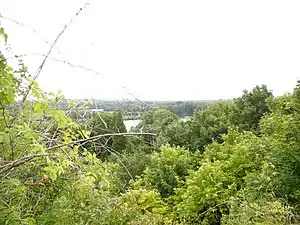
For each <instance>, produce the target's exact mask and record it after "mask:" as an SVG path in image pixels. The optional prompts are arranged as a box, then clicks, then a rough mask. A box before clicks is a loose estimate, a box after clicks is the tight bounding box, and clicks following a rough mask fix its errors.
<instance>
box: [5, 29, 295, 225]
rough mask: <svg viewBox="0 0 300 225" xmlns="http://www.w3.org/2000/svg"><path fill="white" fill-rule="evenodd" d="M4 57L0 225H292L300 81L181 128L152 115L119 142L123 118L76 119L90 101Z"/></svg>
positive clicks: (222, 106)
mask: <svg viewBox="0 0 300 225" xmlns="http://www.w3.org/2000/svg"><path fill="white" fill-rule="evenodd" d="M0 37H1V38H2V39H3V40H6V39H7V34H6V33H5V31H4V29H3V28H1V30H0ZM0 57H1V58H0V146H1V147H0V149H1V151H0V224H9V225H19V224H22V225H35V224H39V225H40V224H44V225H51V224H62V225H64V224H66V225H68V224H78V225H88V224H90V225H97V224H131V225H134V224H170V225H171V224H172V225H175V224H202V225H221V224H222V225H225V224H227V225H241V224H245V225H252V224H253V225H254V224H255V225H256V224H257V225H284V224H286V225H287V224H299V222H300V221H299V216H298V215H299V213H300V191H299V186H300V82H298V83H297V82H296V81H295V88H294V91H293V92H292V93H287V94H285V95H283V96H276V97H275V96H273V94H272V91H270V90H269V89H268V87H266V86H265V85H260V86H256V87H254V88H253V90H251V91H246V90H245V91H244V92H243V93H241V95H240V97H238V98H235V99H233V100H230V101H217V102H214V103H213V104H207V105H206V106H205V107H201V109H193V114H192V117H191V120H189V121H182V120H180V117H179V115H178V114H177V113H174V111H172V110H170V109H168V108H166V107H158V108H152V109H151V110H147V111H145V112H144V113H143V114H142V115H141V118H142V122H141V123H140V124H139V125H138V126H137V127H135V128H134V129H132V130H131V131H130V132H127V131H126V129H125V126H124V123H123V115H122V113H121V111H118V110H115V111H114V112H99V113H97V114H95V115H94V116H93V117H91V118H90V117H84V116H82V114H83V112H85V111H86V110H88V109H90V108H91V106H90V103H89V102H85V103H84V104H80V105H78V104H77V103H76V101H65V98H64V96H63V95H61V94H60V93H58V94H55V93H46V92H44V91H43V90H41V89H40V88H39V85H38V83H37V82H36V80H35V76H33V75H31V74H29V73H28V72H27V69H26V66H25V65H23V64H20V65H19V66H14V67H12V66H11V65H9V63H8V62H7V60H6V58H5V57H4V56H2V55H1V56H0ZM62 102H63V103H64V104H65V102H67V104H66V107H65V108H64V109H61V107H60V106H61V104H62ZM77 114H78V116H75V115H77ZM78 118H79V119H78ZM298 133H299V135H298Z"/></svg>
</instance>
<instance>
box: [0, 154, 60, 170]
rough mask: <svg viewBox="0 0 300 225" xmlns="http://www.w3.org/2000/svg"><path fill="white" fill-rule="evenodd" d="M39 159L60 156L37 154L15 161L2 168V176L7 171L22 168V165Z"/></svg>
mask: <svg viewBox="0 0 300 225" xmlns="http://www.w3.org/2000/svg"><path fill="white" fill-rule="evenodd" d="M38 157H58V155H56V154H35V155H28V156H24V157H22V158H19V159H17V160H14V161H12V162H10V163H7V164H5V165H3V166H0V174H1V173H3V172H5V171H7V170H10V169H12V168H13V167H17V166H20V165H22V164H24V163H26V162H28V161H31V160H33V159H35V158H38Z"/></svg>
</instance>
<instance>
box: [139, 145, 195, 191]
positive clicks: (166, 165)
mask: <svg viewBox="0 0 300 225" xmlns="http://www.w3.org/2000/svg"><path fill="white" fill-rule="evenodd" d="M192 162H193V161H192V154H191V153H190V152H189V151H187V150H185V149H182V148H179V147H178V148H175V147H173V148H172V147H170V146H162V147H161V152H160V153H154V154H153V155H152V158H151V162H150V164H149V165H148V167H147V169H146V170H145V171H144V175H143V176H142V180H140V181H139V182H142V183H143V184H145V185H150V187H153V188H155V189H156V190H157V191H158V192H159V193H160V195H161V196H162V197H169V196H171V195H173V194H174V190H175V188H176V187H178V186H179V185H181V184H182V183H183V182H184V181H185V177H186V176H187V175H188V172H189V170H190V169H192V166H193V165H192Z"/></svg>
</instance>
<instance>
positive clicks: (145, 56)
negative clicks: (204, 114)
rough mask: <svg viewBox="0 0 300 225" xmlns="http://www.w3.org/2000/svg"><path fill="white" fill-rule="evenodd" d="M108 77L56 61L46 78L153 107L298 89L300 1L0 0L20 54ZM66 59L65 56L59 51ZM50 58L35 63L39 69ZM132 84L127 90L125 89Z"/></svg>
mask: <svg viewBox="0 0 300 225" xmlns="http://www.w3.org/2000/svg"><path fill="white" fill-rule="evenodd" d="M86 2H89V3H90V6H88V7H87V8H86V9H85V10H84V11H82V14H80V15H79V16H78V17H76V18H75V19H74V22H73V23H72V24H71V26H70V27H69V28H68V29H67V30H66V32H65V34H64V35H63V36H62V38H61V39H60V40H59V42H58V44H57V45H56V48H55V52H53V54H52V56H53V57H55V58H58V59H61V60H67V61H69V62H71V63H73V64H76V65H82V66H85V67H88V68H90V69H93V70H95V71H97V72H98V73H99V75H95V74H93V73H90V72H88V71H86V70H82V69H78V68H72V67H70V66H68V65H66V64H63V63H60V62H55V61H48V63H47V64H46V66H45V68H44V70H43V72H42V74H41V75H40V77H39V82H40V85H41V87H42V88H43V89H45V90H47V91H50V90H51V91H56V90H58V89H61V90H62V91H63V93H64V94H65V96H66V97H73V98H74V97H80V98H87V97H93V98H99V99H122V98H128V96H129V95H128V92H127V91H129V92H130V93H132V94H133V95H134V96H136V97H137V98H140V99H144V100H188V99H220V98H232V97H237V96H240V95H241V93H242V90H243V89H251V88H252V87H253V86H255V85H256V84H263V83H264V84H266V85H268V87H269V88H270V89H272V90H273V91H274V93H275V94H276V95H279V94H283V93H285V92H288V91H292V89H293V87H294V86H295V84H296V80H297V79H299V77H300V76H299V75H300V13H299V12H300V1H299V0H294V1H293V0H289V1H286V0H285V1H284V0H282V1H276V0H270V1H267V0H251V1H244V0H236V1H230V0H226V1H224V0H220V1H216V0H209V1H201V0H196V1H192V0H188V1H183V0H181V1H177V0H151V1H144V0H136V1H132V0H126V1H124V0H119V1H116V0H109V1H100V0H86V1H83V0H26V1H25V0H0V13H1V14H2V15H3V16H6V17H9V18H11V19H15V20H17V21H19V22H21V23H23V24H26V25H27V27H22V26H19V25H16V24H14V23H12V22H9V21H5V20H2V21H1V23H2V25H3V26H4V28H5V29H6V31H7V33H8V35H9V44H10V45H11V46H12V48H13V50H14V53H15V54H31V53H41V54H45V53H46V52H47V51H48V49H49V45H47V44H45V42H44V41H43V40H42V38H40V37H39V36H37V34H36V33H33V32H32V31H31V30H30V29H29V28H28V27H34V28H35V29H36V30H37V31H38V33H39V35H40V36H42V37H43V38H44V39H46V40H49V41H50V42H53V40H54V39H55V37H56V36H57V34H58V33H59V32H60V31H61V30H62V28H63V26H64V25H65V24H66V23H68V21H69V20H70V18H72V17H73V16H74V14H75V13H76V12H77V11H78V9H79V8H80V7H82V6H83V5H84V4H85V3H86ZM57 52H59V53H57ZM41 61H42V58H41V57H38V56H31V57H29V56H28V57H26V60H25V62H26V63H27V65H28V66H29V69H30V71H31V72H33V73H34V72H35V70H36V68H37V67H38V65H39V63H41ZM122 86H125V87H126V90H124V89H122Z"/></svg>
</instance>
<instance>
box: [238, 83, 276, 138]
mask: <svg viewBox="0 0 300 225" xmlns="http://www.w3.org/2000/svg"><path fill="white" fill-rule="evenodd" d="M272 96H273V95H272V92H271V91H270V90H268V88H267V86H266V85H262V86H256V87H254V88H253V89H252V91H250V92H248V91H247V90H244V93H243V95H242V97H239V98H236V99H234V102H235V104H236V105H237V109H238V110H237V111H236V113H235V123H236V125H237V126H238V127H239V129H240V130H251V131H253V132H255V133H258V132H259V131H258V125H259V121H260V119H261V117H262V116H263V115H265V114H266V113H269V112H270V109H269V107H268V103H267V99H268V98H269V97H272Z"/></svg>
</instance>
